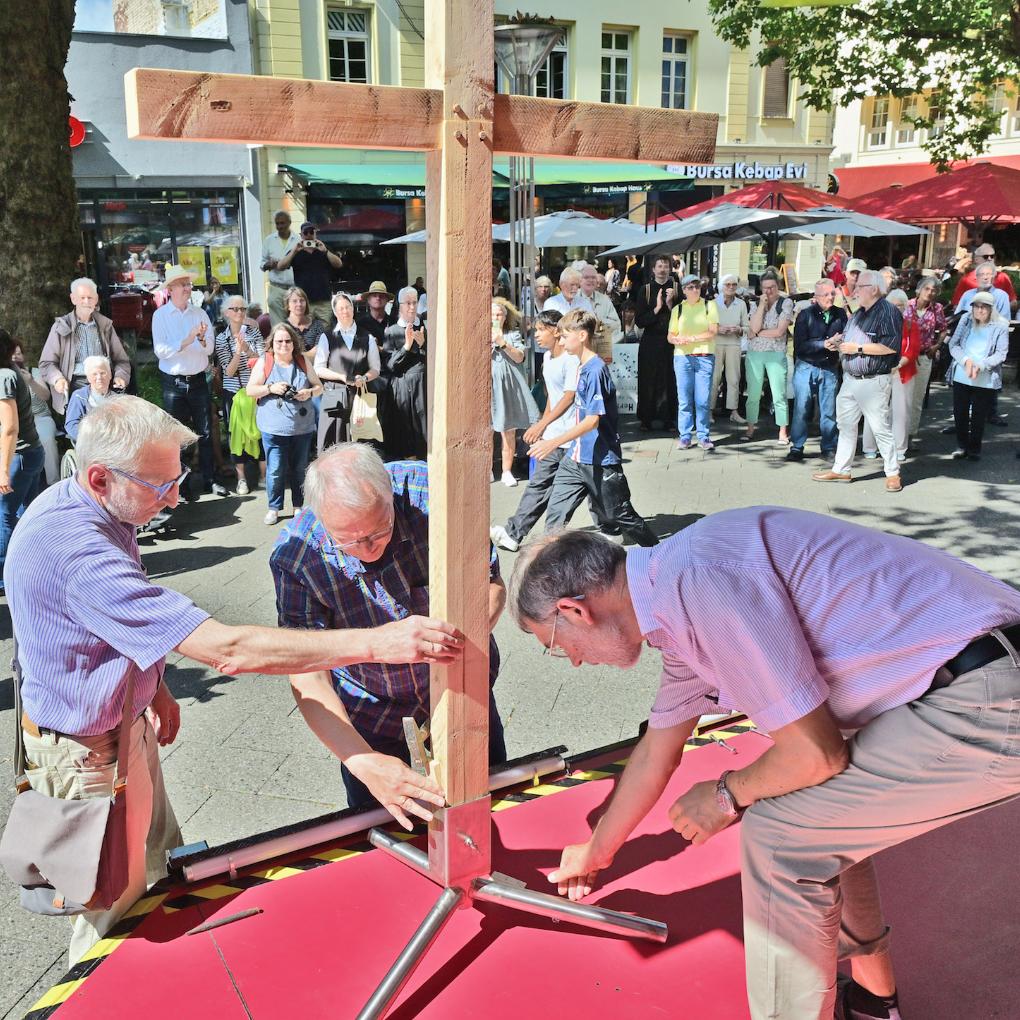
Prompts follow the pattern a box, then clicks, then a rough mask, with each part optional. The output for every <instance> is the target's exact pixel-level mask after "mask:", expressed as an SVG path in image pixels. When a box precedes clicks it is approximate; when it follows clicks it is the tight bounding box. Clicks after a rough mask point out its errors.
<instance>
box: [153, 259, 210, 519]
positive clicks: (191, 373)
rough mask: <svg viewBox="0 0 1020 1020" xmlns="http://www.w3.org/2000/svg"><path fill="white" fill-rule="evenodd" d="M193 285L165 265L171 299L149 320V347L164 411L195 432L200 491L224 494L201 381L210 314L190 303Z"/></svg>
mask: <svg viewBox="0 0 1020 1020" xmlns="http://www.w3.org/2000/svg"><path fill="white" fill-rule="evenodd" d="M194 281H195V275H194V273H189V272H188V271H187V270H186V269H185V268H184V267H183V266H167V269H166V277H165V280H164V284H165V286H166V290H167V293H168V294H169V295H170V300H169V301H168V302H167V303H166V304H165V305H163V306H162V307H161V308H158V309H156V313H155V314H154V315H153V317H152V349H153V351H155V353H156V357H157V358H158V359H159V380H160V382H161V383H162V386H163V407H164V409H165V410H166V411H168V412H169V413H170V414H172V415H173V416H174V417H175V418H176V419H177V420H178V421H179V422H181V424H182V425H188V426H190V427H191V428H192V429H194V430H195V432H197V433H198V463H199V467H200V469H201V471H202V484H203V488H204V490H205V491H206V492H211V493H214V494H215V495H217V496H225V495H226V494H227V490H226V489H225V488H224V487H223V486H222V485H220V483H219V482H218V481H216V472H215V468H214V467H213V451H212V400H211V397H210V393H209V381H208V380H207V379H206V371H207V370H208V368H209V357H210V355H211V354H212V353H213V350H214V348H215V333H214V331H213V326H212V323H211V322H210V321H209V316H208V315H206V314H205V312H204V311H203V310H202V309H201V308H199V307H197V306H196V305H193V304H192V303H191V290H192V286H193V284H194ZM181 496H182V497H183V498H184V499H189V498H190V493H189V492H188V490H186V489H185V490H182V491H181Z"/></svg>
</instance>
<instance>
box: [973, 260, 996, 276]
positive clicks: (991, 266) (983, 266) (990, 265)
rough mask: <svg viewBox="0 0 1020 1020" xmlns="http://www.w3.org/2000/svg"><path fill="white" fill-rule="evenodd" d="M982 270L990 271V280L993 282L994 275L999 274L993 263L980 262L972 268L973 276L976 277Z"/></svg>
mask: <svg viewBox="0 0 1020 1020" xmlns="http://www.w3.org/2000/svg"><path fill="white" fill-rule="evenodd" d="M982 269H990V270H991V271H992V280H993V281H994V280H995V276H996V274H997V273H998V272H999V267H998V266H997V265H996V264H995V263H994V262H982V263H981V264H980V265H977V266H975V267H974V275H975V276H977V274H978V273H979V272H981V270H982Z"/></svg>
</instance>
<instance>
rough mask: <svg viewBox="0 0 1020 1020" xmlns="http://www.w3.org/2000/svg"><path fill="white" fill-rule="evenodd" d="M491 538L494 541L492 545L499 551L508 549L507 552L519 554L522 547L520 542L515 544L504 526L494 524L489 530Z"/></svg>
mask: <svg viewBox="0 0 1020 1020" xmlns="http://www.w3.org/2000/svg"><path fill="white" fill-rule="evenodd" d="M489 538H491V539H492V544H493V545H494V546H496V547H497V548H499V549H506V551H507V552H517V550H518V549H519V548H520V547H521V545H520V543H519V542H515V541H514V540H513V539H512V538H511V537H510V536H509V535H508V534H507V530H506V528H504V527H503V525H502V524H494V525H493V526H492V527H491V528H489Z"/></svg>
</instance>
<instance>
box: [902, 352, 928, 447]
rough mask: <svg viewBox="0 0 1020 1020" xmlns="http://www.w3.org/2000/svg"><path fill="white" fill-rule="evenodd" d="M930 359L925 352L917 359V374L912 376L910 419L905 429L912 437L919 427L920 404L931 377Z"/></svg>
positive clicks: (922, 401)
mask: <svg viewBox="0 0 1020 1020" xmlns="http://www.w3.org/2000/svg"><path fill="white" fill-rule="evenodd" d="M932 364H933V363H932V360H931V358H929V357H928V356H927V355H926V354H922V355H921V356H920V357H919V358H918V359H917V375H915V376H914V393H913V396H912V397H911V398H910V421H909V423H908V425H907V431H908V432H909V434H910V438H911V439H913V438H914V436H916V435H917V433H918V430H919V429H920V428H921V410H922V407H921V405H922V404H923V403H924V395H925V393H926V392H927V390H928V380H929V379H930V378H931V370H932Z"/></svg>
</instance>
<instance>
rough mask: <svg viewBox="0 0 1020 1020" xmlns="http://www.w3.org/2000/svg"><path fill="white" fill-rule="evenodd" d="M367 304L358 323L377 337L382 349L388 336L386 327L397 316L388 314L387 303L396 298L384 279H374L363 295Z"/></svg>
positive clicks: (376, 339) (394, 320)
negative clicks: (387, 287)
mask: <svg viewBox="0 0 1020 1020" xmlns="http://www.w3.org/2000/svg"><path fill="white" fill-rule="evenodd" d="M361 296H362V298H364V301H365V304H366V305H367V309H366V311H364V312H363V313H362V314H361V315H359V316H358V325H359V326H364V328H365V329H366V330H367V331H368V332H369V333H371V334H372V336H374V337H375V342H376V343H377V344H378V345H379V350H380V351H381V350H382V347H383V340H384V339H385V336H386V327H387V326H389V325H390V323H391V322H396V321H397V320H396V318H394V317H391V316H390V315H387V313H386V305H387V303H389V302H390V301H395V300H396V298H394V296H393V295H392V294H391V293H390V292H389V291H388V290H387V289H386V284H385V283H383V282H382V280H373V281H372V283H371V284H370V285H369V288H368V290H366V291H365V293H364V294H362V295H361Z"/></svg>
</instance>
